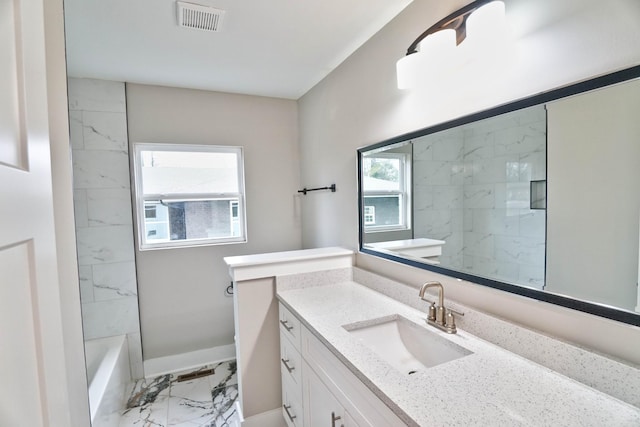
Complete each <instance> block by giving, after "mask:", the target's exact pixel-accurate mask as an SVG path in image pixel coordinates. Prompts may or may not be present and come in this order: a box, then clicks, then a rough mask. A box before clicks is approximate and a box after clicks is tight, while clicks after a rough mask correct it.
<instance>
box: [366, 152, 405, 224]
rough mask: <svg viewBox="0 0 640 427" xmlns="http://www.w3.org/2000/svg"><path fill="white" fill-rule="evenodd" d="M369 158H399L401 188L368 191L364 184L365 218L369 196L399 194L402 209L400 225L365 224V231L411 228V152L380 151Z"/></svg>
mask: <svg viewBox="0 0 640 427" xmlns="http://www.w3.org/2000/svg"><path fill="white" fill-rule="evenodd" d="M367 157H369V158H374V159H385V158H386V159H398V160H399V161H400V166H399V171H398V173H399V176H398V181H399V189H398V190H386V191H366V190H365V189H364V186H363V190H362V215H363V218H364V214H365V212H364V211H365V209H366V207H367V204H366V200H367V197H385V196H398V200H399V202H398V206H399V209H400V212H399V216H400V218H399V219H400V224H398V225H366V224H365V225H364V232H365V233H379V232H387V231H404V230H410V229H411V215H410V212H411V185H412V183H411V178H412V176H411V154H409V153H393V152H392V153H389V152H378V153H372V154H371V155H370V156H367ZM362 174H363V176H362V181H363V182H364V169H363V171H362Z"/></svg>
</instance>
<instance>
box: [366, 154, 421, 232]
mask: <svg viewBox="0 0 640 427" xmlns="http://www.w3.org/2000/svg"><path fill="white" fill-rule="evenodd" d="M410 164H411V161H410V155H409V154H407V153H389V152H384V153H372V154H371V155H368V156H365V157H364V158H363V162H362V180H363V181H362V184H363V200H364V203H363V205H364V212H363V214H364V226H365V227H364V228H365V232H375V231H393V230H406V229H408V228H409V227H410V224H411V219H410V215H409V212H410V211H411V210H410V207H409V203H410V195H409V189H410V188H411V182H410V179H411V178H410V177H411V174H410V173H409V168H410Z"/></svg>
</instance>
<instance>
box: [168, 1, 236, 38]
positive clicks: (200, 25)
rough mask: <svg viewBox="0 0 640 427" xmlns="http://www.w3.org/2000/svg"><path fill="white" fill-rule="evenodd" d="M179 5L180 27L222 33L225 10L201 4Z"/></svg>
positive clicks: (181, 3) (180, 3)
mask: <svg viewBox="0 0 640 427" xmlns="http://www.w3.org/2000/svg"><path fill="white" fill-rule="evenodd" d="M177 3H178V25H180V26H181V27H187V28H194V29H196V30H203V31H216V32H217V31H220V27H221V25H222V18H223V17H224V12H225V11H224V10H220V9H216V8H213V7H209V6H202V5H199V4H193V3H185V2H182V1H179V2H177Z"/></svg>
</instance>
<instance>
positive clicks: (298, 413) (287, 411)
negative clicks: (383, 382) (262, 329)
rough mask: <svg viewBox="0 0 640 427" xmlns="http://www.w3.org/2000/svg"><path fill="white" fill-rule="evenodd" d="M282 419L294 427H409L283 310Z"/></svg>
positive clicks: (281, 341)
mask: <svg viewBox="0 0 640 427" xmlns="http://www.w3.org/2000/svg"><path fill="white" fill-rule="evenodd" d="M279 318H280V356H281V373H282V402H283V406H282V413H283V416H284V418H285V420H286V422H287V424H288V426H289V427H366V426H372V427H373V426H375V427H378V426H385V427H393V426H404V425H406V424H405V423H403V422H402V421H401V420H400V419H399V418H398V417H397V416H396V415H395V414H394V413H393V412H392V411H391V410H390V409H389V408H388V407H387V406H386V405H385V404H384V403H383V402H382V401H381V400H380V399H379V398H378V397H377V396H375V395H374V394H373V392H371V390H369V389H368V388H367V387H366V386H365V385H364V384H363V383H362V382H361V381H360V380H358V378H357V377H356V376H355V375H354V374H353V373H352V372H351V371H350V370H349V369H348V368H347V367H346V366H345V365H344V364H343V363H342V362H340V361H339V360H338V359H337V358H336V357H335V356H334V355H333V353H331V351H330V350H329V349H328V348H327V347H326V346H325V345H324V344H323V343H322V342H321V341H320V340H318V338H316V337H315V336H314V335H313V334H312V333H311V332H310V331H309V330H308V329H307V328H306V327H305V326H304V325H302V324H301V322H300V320H299V319H298V318H296V317H295V315H293V314H292V313H291V312H290V311H289V310H287V308H286V307H284V306H283V305H282V304H280V307H279Z"/></svg>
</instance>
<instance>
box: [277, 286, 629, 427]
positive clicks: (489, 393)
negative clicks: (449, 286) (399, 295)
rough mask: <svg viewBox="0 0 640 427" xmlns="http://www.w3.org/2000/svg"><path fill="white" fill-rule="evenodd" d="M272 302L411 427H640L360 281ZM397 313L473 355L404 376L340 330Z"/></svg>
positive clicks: (625, 407)
mask: <svg viewBox="0 0 640 427" xmlns="http://www.w3.org/2000/svg"><path fill="white" fill-rule="evenodd" d="M277 296H278V299H279V300H280V301H281V302H282V303H283V304H284V305H285V306H286V307H287V308H289V309H290V310H291V311H292V312H293V313H295V314H297V316H298V317H299V318H300V319H301V321H302V323H303V324H304V325H305V326H306V327H307V328H308V329H309V330H310V331H311V332H312V333H313V334H314V335H315V336H316V337H318V338H319V339H320V340H321V341H322V342H323V343H324V344H325V345H326V346H327V347H328V348H329V349H330V350H331V351H332V352H333V354H335V355H336V356H337V357H338V358H339V359H340V360H341V361H342V362H343V363H344V364H345V365H346V366H347V367H348V368H349V369H350V370H351V371H352V372H353V373H354V374H355V375H356V376H357V377H358V378H359V379H360V380H361V381H363V383H365V385H367V387H369V389H371V391H372V392H373V393H374V394H376V395H377V396H378V397H379V398H380V399H381V400H382V401H383V402H385V403H386V404H387V406H389V408H391V410H393V411H394V412H395V413H396V415H397V416H398V417H399V418H401V419H402V420H403V421H405V422H406V423H407V424H408V425H414V426H426V425H447V426H453V425H460V426H552V425H553V426H554V427H555V426H558V425H561V426H598V427H600V426H617V427H622V426H635V427H637V426H640V408H637V407H634V406H632V405H629V404H627V403H624V402H622V401H620V400H618V399H615V398H613V397H611V396H609V395H607V394H604V393H602V392H600V391H597V390H595V389H593V388H590V387H588V386H586V385H584V384H582V383H579V382H577V381H574V380H572V379H570V378H568V377H565V376H563V375H561V374H559V373H557V372H555V371H552V370H550V369H548V368H545V367H543V366H541V365H538V364H536V363H534V362H531V361H529V360H527V359H525V358H522V357H520V356H518V355H516V354H513V353H511V352H508V351H506V350H504V349H502V348H500V347H498V346H496V345H493V344H490V343H488V342H486V341H484V340H481V339H480V338H477V337H475V336H473V335H471V334H468V333H466V332H464V331H461V330H458V333H457V334H455V335H449V334H446V333H445V332H441V331H439V330H437V329H436V328H434V327H431V326H427V325H426V324H425V321H424V319H425V317H426V314H425V313H424V312H421V311H418V310H416V309H414V308H411V307H409V306H407V305H405V304H402V303H400V302H398V301H396V300H394V299H392V298H389V297H387V296H385V295H382V294H380V293H378V292H375V291H373V290H371V289H369V288H367V287H365V286H362V285H360V284H358V283H355V282H352V281H345V282H341V283H336V284H331V285H323V286H315V287H306V288H303V289H292V290H284V291H282V290H279V291H278V294H277ZM396 314H398V315H401V316H403V317H405V318H406V319H408V320H410V321H412V322H414V323H416V324H419V325H424V327H425V328H427V329H428V330H429V331H431V332H433V333H435V334H438V335H440V336H441V337H443V338H445V339H447V340H450V341H452V342H454V343H456V344H458V345H459V346H461V347H463V348H465V349H467V350H469V351H471V352H472V353H473V354H470V355H467V356H465V357H462V358H459V359H456V360H452V361H449V362H446V363H443V364H440V365H437V366H434V367H431V368H427V369H424V370H421V371H418V372H417V373H415V374H413V375H407V374H406V373H403V372H400V371H399V370H396V369H395V368H394V367H392V366H390V365H389V364H388V363H387V362H385V361H384V360H382V359H381V358H380V357H378V355H377V354H376V353H374V352H373V351H372V350H370V349H369V348H368V347H367V346H365V345H364V344H363V343H361V342H360V341H359V340H357V339H356V338H354V337H353V336H352V335H350V333H349V332H347V330H346V329H344V328H343V326H344V325H348V324H351V323H354V322H362V321H368V320H372V319H378V318H381V317H384V316H392V315H396Z"/></svg>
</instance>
